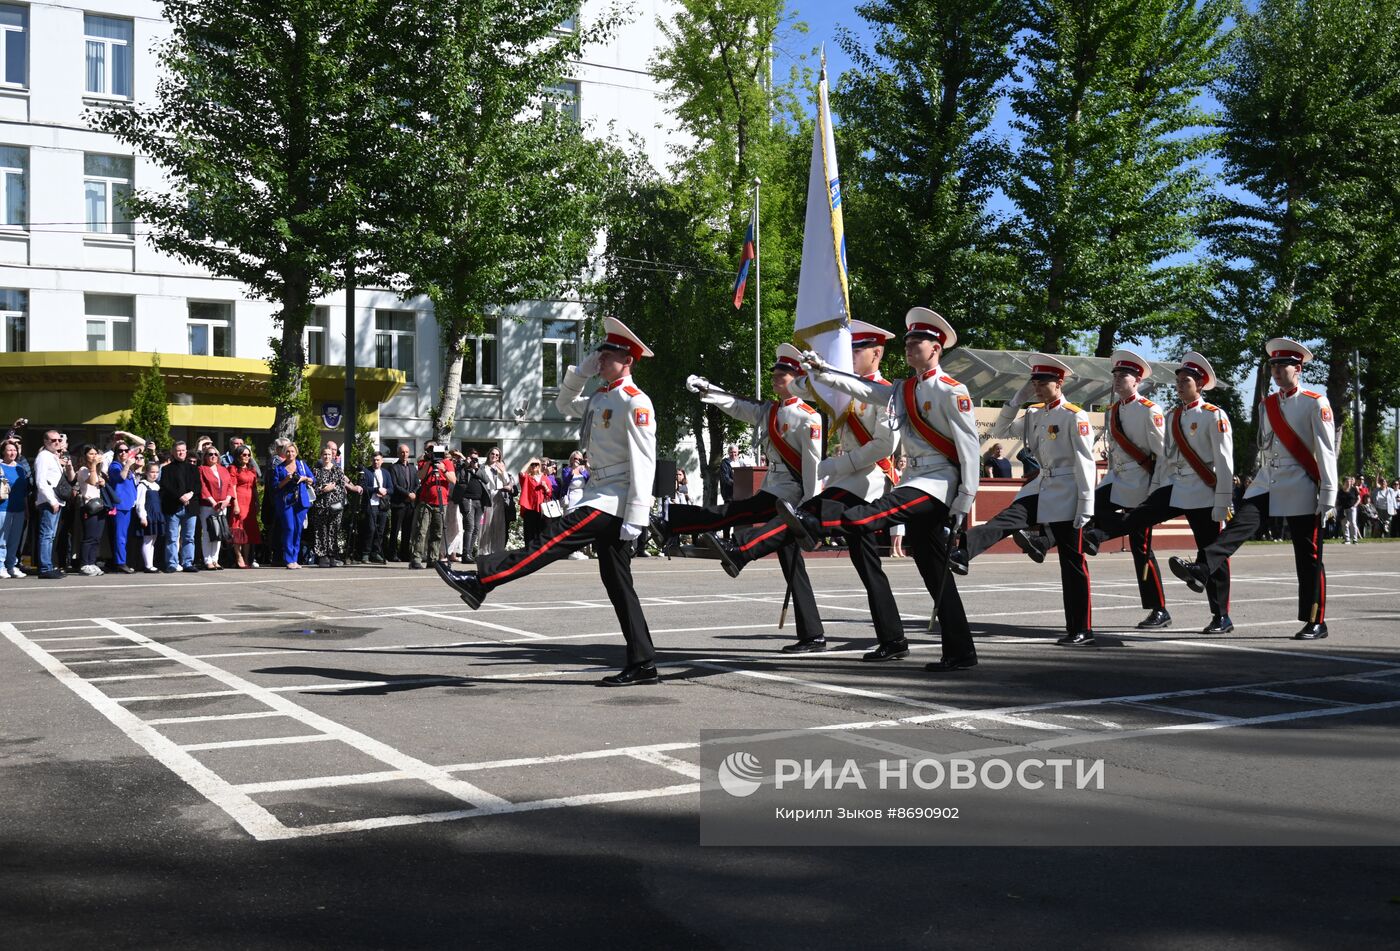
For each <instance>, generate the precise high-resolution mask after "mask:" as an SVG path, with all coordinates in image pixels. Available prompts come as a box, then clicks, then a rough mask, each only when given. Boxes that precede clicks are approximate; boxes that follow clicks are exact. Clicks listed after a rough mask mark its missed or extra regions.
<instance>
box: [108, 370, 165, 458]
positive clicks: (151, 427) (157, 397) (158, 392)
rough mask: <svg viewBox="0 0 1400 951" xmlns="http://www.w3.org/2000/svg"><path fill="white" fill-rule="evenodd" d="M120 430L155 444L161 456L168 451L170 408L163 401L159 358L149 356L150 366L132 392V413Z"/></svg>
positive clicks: (163, 393)
mask: <svg viewBox="0 0 1400 951" xmlns="http://www.w3.org/2000/svg"><path fill="white" fill-rule="evenodd" d="M118 428H119V429H125V430H127V431H128V432H133V433H136V434H137V435H139V436H141V437H143V438H145V439H149V440H154V442H155V444H156V448H157V449H159V450H161V451H162V452H168V451H169V450H170V444H171V438H170V404H169V403H167V402H166V397H165V377H163V376H162V375H161V372H160V354H158V353H152V354H151V365H150V367H149V368H148V369H147V370H145V371H144V372H143V373H142V374H141V376H140V378H139V379H138V380H137V381H136V388H135V389H133V390H132V391H131V410H130V412H129V413H128V414H126V422H125V423H124V424H119V426H118Z"/></svg>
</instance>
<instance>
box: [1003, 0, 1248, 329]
mask: <svg viewBox="0 0 1400 951" xmlns="http://www.w3.org/2000/svg"><path fill="white" fill-rule="evenodd" d="M1027 9H1028V13H1029V16H1028V19H1027V23H1026V27H1027V28H1026V31H1025V33H1024V34H1023V35H1022V37H1021V39H1020V41H1019V44H1018V52H1019V55H1020V57H1021V60H1022V63H1021V66H1022V69H1023V71H1024V74H1025V79H1026V82H1025V83H1024V84H1023V85H1020V86H1018V87H1017V88H1015V89H1014V90H1013V91H1012V93H1011V103H1012V108H1013V110H1014V113H1015V119H1014V121H1013V126H1014V127H1015V129H1016V130H1017V131H1018V132H1019V133H1020V134H1021V136H1022V143H1021V146H1020V148H1019V149H1018V151H1017V153H1016V156H1015V159H1014V161H1013V164H1012V170H1013V174H1012V176H1011V177H1010V179H1009V182H1008V188H1007V192H1008V194H1009V196H1010V197H1011V199H1012V201H1013V202H1014V203H1015V205H1016V208H1017V217H1016V219H1015V220H1014V221H1013V223H1012V227H1011V229H1010V234H1011V236H1012V239H1013V242H1014V243H1013V247H1015V248H1016V250H1017V253H1018V254H1019V256H1020V260H1021V267H1022V269H1023V271H1024V274H1025V281H1026V286H1025V289H1024V294H1023V297H1022V302H1021V306H1020V307H1019V308H1018V311H1017V318H1018V324H1019V332H1020V334H1021V335H1022V336H1023V338H1024V339H1025V340H1026V341H1027V342H1028V343H1030V344H1032V345H1037V346H1039V347H1041V348H1042V349H1047V350H1051V351H1054V350H1058V349H1061V347H1063V346H1064V345H1065V344H1066V343H1067V342H1069V341H1070V339H1071V338H1073V337H1074V336H1075V335H1077V334H1082V333H1084V332H1086V331H1088V332H1091V333H1092V334H1093V336H1094V338H1095V339H1094V340H1093V341H1092V343H1091V346H1092V347H1093V349H1094V350H1095V352H1097V353H1099V354H1100V355H1103V356H1106V355H1107V354H1108V353H1109V352H1111V351H1112V349H1113V347H1114V345H1115V344H1116V343H1117V342H1119V341H1120V340H1121V339H1123V338H1126V337H1148V336H1161V335H1164V334H1166V333H1169V332H1171V331H1172V330H1173V329H1174V328H1177V327H1179V326H1180V325H1181V324H1182V323H1183V322H1184V321H1187V320H1194V319H1196V318H1197V317H1198V316H1199V315H1200V314H1201V313H1202V312H1203V311H1204V308H1205V306H1206V303H1207V296H1206V291H1207V290H1208V287H1209V280H1210V276H1209V273H1208V272H1207V271H1206V270H1205V269H1204V266H1203V265H1200V264H1195V263H1179V262H1180V260H1181V259H1182V257H1183V255H1187V254H1189V253H1190V252H1192V251H1194V250H1195V248H1196V246H1197V244H1198V242H1199V240H1200V236H1201V233H1202V231H1203V229H1204V226H1205V223H1206V218H1207V214H1208V212H1209V203H1208V193H1207V187H1208V185H1209V179H1208V178H1207V176H1206V175H1205V174H1204V173H1203V172H1202V170H1201V169H1200V167H1199V161H1200V159H1202V158H1203V157H1204V156H1205V154H1206V153H1207V152H1208V151H1209V149H1210V148H1211V147H1212V145H1213V139H1212V137H1211V136H1210V135H1209V134H1207V133H1206V132H1204V131H1202V127H1203V126H1205V125H1206V124H1207V123H1208V121H1209V116H1208V115H1207V114H1206V113H1205V112H1204V111H1203V110H1202V109H1201V108H1200V107H1199V106H1198V105H1197V104H1196V103H1197V98H1198V96H1199V95H1200V94H1201V92H1202V91H1203V90H1204V89H1205V88H1206V86H1207V84H1208V83H1209V82H1210V81H1211V80H1212V79H1213V78H1214V77H1215V76H1216V75H1217V73H1218V69H1219V65H1218V64H1219V58H1220V55H1221V44H1222V43H1223V42H1224V40H1225V38H1226V32H1225V29H1224V26H1225V23H1226V22H1227V20H1228V18H1229V17H1230V15H1231V13H1232V11H1233V10H1234V4H1233V0H1202V2H1198V0H1028V2H1027Z"/></svg>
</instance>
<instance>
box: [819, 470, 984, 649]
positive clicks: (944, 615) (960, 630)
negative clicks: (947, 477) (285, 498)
mask: <svg viewBox="0 0 1400 951" xmlns="http://www.w3.org/2000/svg"><path fill="white" fill-rule="evenodd" d="M948 517H949V512H948V506H947V505H944V504H943V502H942V500H940V499H935V498H934V497H933V496H931V495H929V494H928V493H926V492H922V491H920V490H918V489H913V488H908V487H900V488H897V489H894V490H892V491H890V492H886V493H885V494H884V495H882V496H881V497H880V498H878V499H876V500H875V501H874V502H867V503H865V504H863V505H855V506H852V507H850V508H848V509H846V511H845V513H844V514H843V515H842V516H841V529H842V530H843V531H844V532H846V535H847V537H848V538H850V539H851V548H852V551H854V550H855V544H856V539H858V538H859V539H862V541H863V542H869V544H871V545H872V547H873V545H874V533H875V532H876V531H878V530H879V529H881V528H886V527H888V526H890V525H907V526H909V531H908V534H907V535H906V538H907V539H908V542H909V554H910V555H912V556H913V558H914V564H916V565H918V567H919V574H920V575H921V576H923V579H924V587H925V588H926V589H927V590H928V593H929V597H931V598H933V600H934V602H935V603H936V604H937V605H938V628H939V631H940V636H941V637H942V640H943V656H944V657H948V658H953V657H975V656H976V655H977V648H976V647H975V646H974V645H973V643H972V630H971V628H969V627H968V624H967V612H966V611H965V610H963V603H962V596H961V595H959V594H958V585H957V582H955V581H954V580H953V576H952V575H951V574H949V572H948V533H947V532H945V531H944V526H945V525H947V524H948ZM822 521H823V522H825V521H826V519H825V518H823V520H822ZM853 557H854V556H853ZM884 578H885V575H884V573H883V572H881V574H880V580H882V581H883V580H884ZM867 590H868V586H867ZM885 591H886V593H888V592H889V584H888V582H886V586H885ZM890 600H891V603H893V600H894V599H893V596H892V595H891V598H890ZM871 605H872V612H873V610H874V607H873V606H874V601H873V595H872V601H871ZM894 616H895V618H896V619H898V617H899V615H898V614H897V613H896V614H895V615H894ZM903 636H904V632H903V625H902V622H901V625H900V633H899V637H903ZM880 640H881V641H884V640H885V637H884V635H883V634H882V635H881V636H880Z"/></svg>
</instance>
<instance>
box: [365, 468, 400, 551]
mask: <svg viewBox="0 0 1400 951" xmlns="http://www.w3.org/2000/svg"><path fill="white" fill-rule="evenodd" d="M393 491H394V477H393V475H392V474H391V473H390V472H389V470H388V469H386V468H384V453H382V452H376V453H375V454H374V456H373V457H372V458H371V460H370V464H369V466H368V467H367V468H365V470H364V471H363V472H361V473H360V492H361V496H360V497H361V498H362V499H364V524H365V528H364V534H363V535H362V536H361V538H362V543H361V544H362V546H363V547H361V549H360V560H361V561H368V562H373V563H374V564H376V565H382V564H384V551H383V546H384V528H385V526H386V525H388V523H389V506H390V498H391V497H392V495H393Z"/></svg>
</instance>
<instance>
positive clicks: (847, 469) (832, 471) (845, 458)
mask: <svg viewBox="0 0 1400 951" xmlns="http://www.w3.org/2000/svg"><path fill="white" fill-rule="evenodd" d="M854 471H855V467H854V465H853V464H852V462H851V457H850V455H848V454H846V453H842V454H841V455H839V456H828V457H827V458H825V459H823V460H822V461H821V462H819V463H817V478H818V479H822V480H829V479H839V478H841V477H842V476H845V475H850V474H851V473H852V472H854Z"/></svg>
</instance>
